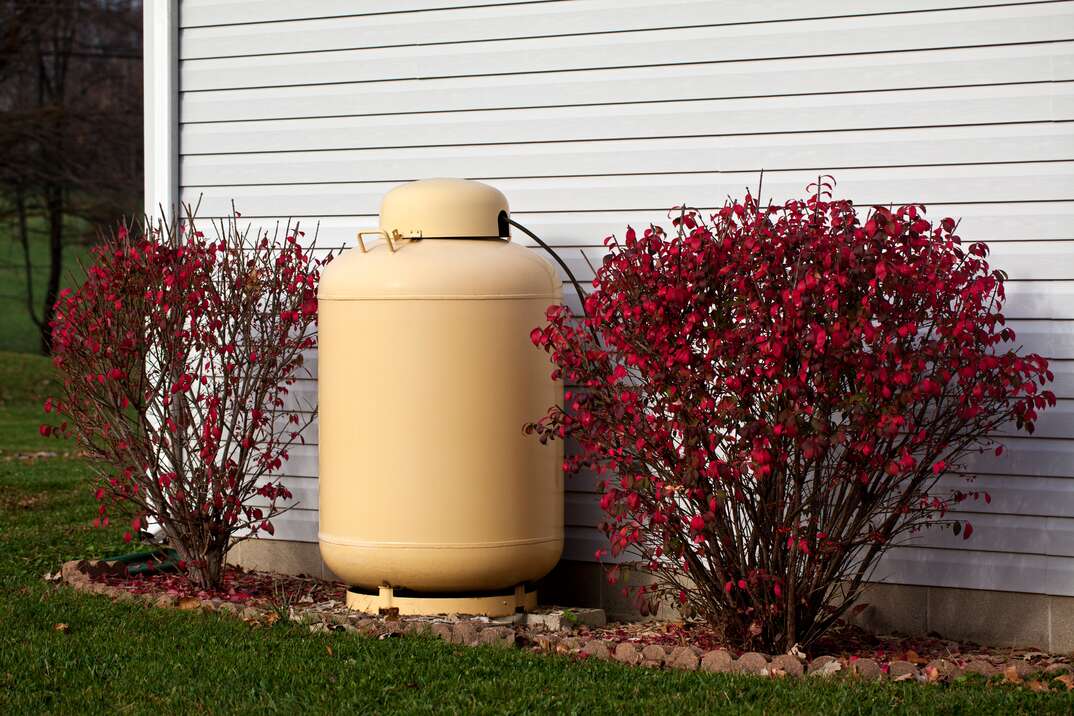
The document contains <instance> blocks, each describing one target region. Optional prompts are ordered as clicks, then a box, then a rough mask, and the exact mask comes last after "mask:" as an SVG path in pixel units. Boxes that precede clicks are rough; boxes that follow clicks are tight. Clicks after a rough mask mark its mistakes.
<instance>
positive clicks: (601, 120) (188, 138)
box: [147, 0, 1074, 596]
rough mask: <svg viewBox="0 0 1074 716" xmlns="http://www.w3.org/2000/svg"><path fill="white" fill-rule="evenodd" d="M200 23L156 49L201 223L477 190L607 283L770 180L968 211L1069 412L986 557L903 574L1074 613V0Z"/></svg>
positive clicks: (274, 9) (977, 514)
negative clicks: (662, 226)
mask: <svg viewBox="0 0 1074 716" xmlns="http://www.w3.org/2000/svg"><path fill="white" fill-rule="evenodd" d="M160 5H161V6H165V5H168V6H170V5H174V2H172V0H168V2H161V3H160ZM463 5H465V7H453V6H463ZM157 11H158V12H163V10H160V9H159V8H158V10H157ZM177 16H178V18H177V23H178V29H177V30H176V32H177V39H178V48H177V51H176V55H177V58H178V59H177V65H174V61H172V62H171V63H169V61H168V60H166V59H163V58H164V54H163V53H164V50H163V49H161V50H160V51H159V52H158V51H154V50H150V51H149V52H151V53H153V55H154V57H155V61H156V62H158V63H165V65H166V66H169V67H170V66H177V75H176V76H175V77H174V81H175V82H176V87H175V88H174V89H175V95H174V96H175V97H176V98H177V103H176V104H177V107H176V113H177V117H176V126H177V129H178V141H177V149H176V150H175V151H174V153H170V154H168V153H166V156H164V157H163V158H161V159H159V160H158V161H159V162H165V163H167V162H174V170H175V172H176V175H177V177H178V179H177V181H178V188H177V190H176V191H177V195H178V196H179V197H181V198H182V199H183V200H184V201H191V202H196V201H198V199H199V197H200V199H201V214H202V215H203V216H219V215H221V214H223V213H224V212H225V211H226V210H227V207H228V206H229V203H230V202H231V200H234V201H235V204H236V206H237V207H238V208H239V210H240V211H241V212H242V213H243V216H244V218H246V219H249V220H250V221H251V222H253V223H255V224H271V223H272V222H274V221H276V220H277V219H281V218H282V219H286V218H287V217H288V216H292V217H296V218H300V219H301V220H302V221H303V222H304V223H306V224H307V228H309V227H311V226H312V225H314V224H316V223H318V222H319V245H321V246H327V247H345V246H348V245H349V244H350V242H351V241H352V237H353V236H354V232H355V230H356V228H358V227H363V226H368V225H371V224H375V222H376V213H377V206H378V203H379V200H380V197H381V196H382V195H383V194H384V192H385V191H387V190H388V189H390V188H391V187H393V186H395V185H396V184H397V183H399V182H402V181H406V180H411V179H417V178H423V177H430V176H462V177H468V178H473V179H479V180H482V181H485V182H488V183H490V184H493V185H494V186H496V187H498V188H499V189H501V190H502V191H503V192H504V193H505V194H506V195H507V196H508V198H509V200H510V201H511V206H512V209H513V214H514V217H515V218H516V219H518V220H519V221H521V222H522V223H524V224H526V225H527V226H529V227H531V228H532V229H533V230H534V231H535V232H536V233H537V234H538V235H540V236H542V237H543V238H544V239H545V240H546V241H548V242H549V243H551V244H553V245H555V246H557V247H559V250H560V251H561V253H562V254H563V255H564V257H565V258H566V259H567V261H568V262H569V263H570V264H571V266H572V267H573V269H574V270H575V271H576V272H577V273H578V274H580V275H583V274H584V275H586V276H592V266H593V265H594V264H596V263H598V262H599V260H600V255H601V253H602V248H601V240H602V239H603V237H604V236H606V235H608V234H611V233H616V232H622V230H623V229H624V227H625V226H626V225H627V224H628V223H630V224H633V225H635V226H639V225H640V226H644V225H646V224H648V223H649V222H661V221H664V222H665V223H666V216H665V211H666V209H667V208H668V207H671V206H674V205H678V204H683V203H687V204H691V205H694V206H699V207H702V208H712V207H718V206H719V205H721V204H722V202H723V200H724V198H725V197H726V196H727V195H728V194H732V195H739V194H741V193H742V191H743V190H744V188H745V187H747V186H749V187H756V186H757V184H758V179H759V171H760V170H761V169H764V172H765V175H764V193H765V195H766V196H767V195H771V196H772V197H773V198H774V199H776V200H777V201H778V200H782V199H785V198H787V197H789V196H792V195H799V194H801V193H802V192H803V190H804V187H805V185H806V184H807V183H808V182H809V181H811V180H812V179H814V178H815V177H816V176H817V175H818V174H822V173H829V174H833V175H835V176H836V178H837V179H838V182H839V183H838V193H839V194H841V195H844V196H848V197H851V198H853V199H855V201H856V202H857V203H858V204H870V203H883V204H887V203H904V202H911V201H912V202H923V203H926V204H928V205H929V209H930V214H931V215H934V216H943V215H953V216H961V217H962V219H963V221H962V230H961V234H962V235H963V236H964V237H965V238H966V239H972V240H984V241H987V242H988V243H989V245H990V246H991V249H992V259H993V262H994V264H995V265H997V266H999V267H1001V268H1003V269H1005V270H1006V271H1007V272H1008V273H1009V275H1010V281H1009V283H1008V295H1009V300H1008V303H1007V308H1006V315H1007V316H1008V318H1009V319H1010V325H1011V326H1012V327H1014V328H1015V330H1016V331H1017V332H1018V337H1019V339H1020V341H1021V342H1023V343H1024V345H1025V347H1026V348H1027V349H1029V350H1033V351H1037V352H1040V353H1042V354H1044V355H1046V356H1048V357H1050V358H1052V359H1053V361H1054V364H1053V365H1054V370H1055V374H1056V385H1055V387H1054V389H1055V392H1056V394H1057V395H1058V396H1060V398H1061V400H1060V403H1059V405H1058V406H1057V407H1056V408H1055V409H1054V410H1052V411H1050V412H1049V414H1048V415H1047V417H1045V418H1044V419H1043V420H1042V421H1041V422H1040V424H1039V427H1038V430H1037V433H1036V435H1035V436H1033V437H1031V438H1028V437H1023V436H1017V437H1013V436H1012V437H1011V438H1010V440H1009V441H1008V450H1007V452H1006V453H1005V454H1004V456H1003V457H1002V458H999V459H995V458H992V457H988V458H987V459H985V458H982V459H981V460H979V461H977V462H976V463H975V464H973V465H972V466H971V467H972V469H973V470H975V471H977V472H978V473H979V475H980V477H979V479H978V481H977V484H978V486H979V487H980V488H981V489H984V490H988V491H989V492H990V493H991V496H992V498H993V499H992V502H991V504H990V505H985V504H983V503H981V502H977V503H973V502H971V503H966V504H964V506H963V507H962V508H961V509H963V510H964V511H967V512H970V513H972V514H969V515H967V519H970V520H971V521H972V522H973V523H974V527H975V531H974V536H973V538H972V539H971V540H969V541H963V540H961V539H959V538H955V537H954V536H953V535H951V534H950V533H947V532H945V533H944V534H943V535H941V534H927V535H926V536H924V537H923V538H922V539H921V540H919V542H918V543H917V545H916V546H913V547H904V548H898V549H895V550H892V553H891V554H890V555H889V557H888V558H886V559H885V561H884V563H883V565H882V567H881V569H880V572H879V573H878V578H882V579H884V580H885V581H887V582H890V583H894V584H904V585H931V586H932V587H933V588H960V589H971V590H999V591H1004V592H1013V593H1033V594H1040V595H1059V596H1074V228H1072V227H1074V125H1072V124H1071V121H1072V120H1074V2H1069V1H1058V2H986V1H985V0H977V1H976V2H973V1H971V0H962V1H958V0H948V1H940V0H899V1H898V2H895V1H894V0H882V1H880V0H852V1H841V2H836V1H834V0H816V1H814V2H810V3H803V2H798V1H796V0H773V1H771V2H764V3H741V2H725V1H723V0H719V1H714V0H671V1H670V2H653V1H652V0H580V1H577V2H561V1H554V0H553V1H548V0H545V1H535V2H517V1H515V2H512V1H508V0H481V1H480V2H474V3H463V2H448V1H446V0H399V1H394V2H389V1H388V0H366V1H364V2H345V1H344V0H321V1H320V2H303V3H296V2H290V1H289V2H283V1H280V0H246V1H244V2H237V1H231V2H228V1H225V0H182V1H181V2H179V3H178V12H177ZM147 21H148V15H147ZM147 96H151V95H147ZM147 137H148V135H147ZM311 233H312V232H311ZM303 389H304V390H308V391H314V390H315V385H314V383H312V382H309V383H306V384H304V385H303ZM286 469H287V472H288V475H289V476H288V478H287V482H288V483H289V485H290V486H291V488H292V490H293V491H294V493H295V495H296V498H297V499H298V500H299V502H300V505H299V508H298V509H296V510H294V511H292V512H290V513H288V514H287V515H285V516H284V517H282V518H281V519H280V520H279V521H278V523H277V532H276V537H277V538H278V539H281V540H285V541H288V542H298V543H312V542H315V541H316V538H317V513H316V504H317V480H316V446H315V445H311V446H309V447H308V448H307V449H306V450H305V451H294V453H293V457H292V459H291V461H290V462H289V463H288V465H287V468H286ZM567 484H568V493H567V509H566V519H567V524H568V528H567V532H568V543H567V547H566V553H565V559H567V560H570V561H572V562H573V563H585V562H591V561H592V555H593V552H594V550H595V549H596V548H597V547H598V546H599V544H600V543H601V538H600V535H599V534H598V533H597V532H596V531H595V529H594V528H593V525H594V524H596V522H597V520H598V511H599V510H598V507H597V505H596V501H595V498H594V496H593V492H592V490H593V485H592V484H591V483H589V482H586V481H574V482H572V481H568V483H567ZM255 549H257V548H255ZM295 549H296V550H297V551H296V554H297V553H298V552H300V551H302V549H304V548H300V547H295ZM306 551H307V552H308V551H309V550H308V549H307V550H306ZM565 568H566V567H565ZM907 593H909V591H908V592H907Z"/></svg>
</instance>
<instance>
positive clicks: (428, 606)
mask: <svg viewBox="0 0 1074 716" xmlns="http://www.w3.org/2000/svg"><path fill="white" fill-rule="evenodd" d="M347 608H349V609H353V610H355V611H359V612H364V613H366V614H383V613H385V612H387V611H388V610H391V609H398V610H399V611H398V614H401V615H407V614H409V615H412V616H432V615H435V614H475V615H480V616H486V617H507V616H511V615H512V614H516V613H518V612H524V611H531V610H533V609H536V608H537V590H535V589H526V587H525V586H524V585H521V584H520V585H518V586H517V587H515V588H514V590H513V591H508V592H503V593H501V594H489V593H482V594H476V595H470V596H467V595H466V594H450V595H443V596H422V595H419V594H413V593H411V594H404V595H403V596H400V595H397V594H395V590H393V589H392V588H391V587H381V588H380V589H379V590H378V591H377V592H376V593H373V592H369V591H365V590H361V589H356V588H351V589H348V590H347Z"/></svg>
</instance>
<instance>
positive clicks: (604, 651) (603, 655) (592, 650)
mask: <svg viewBox="0 0 1074 716" xmlns="http://www.w3.org/2000/svg"><path fill="white" fill-rule="evenodd" d="M582 653H583V654H585V655H586V656H590V657H593V658H594V659H605V660H607V659H610V658H612V652H611V651H610V650H609V649H608V644H607V642H604V641H601V640H600V639H593V640H591V641H587V642H586V643H585V646H583V647H582Z"/></svg>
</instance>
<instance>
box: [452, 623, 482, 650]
mask: <svg viewBox="0 0 1074 716" xmlns="http://www.w3.org/2000/svg"><path fill="white" fill-rule="evenodd" d="M451 643H452V644H462V645H463V646H473V645H474V644H476V643H477V625H475V624H474V623H473V622H459V623H457V624H456V625H455V626H453V627H451Z"/></svg>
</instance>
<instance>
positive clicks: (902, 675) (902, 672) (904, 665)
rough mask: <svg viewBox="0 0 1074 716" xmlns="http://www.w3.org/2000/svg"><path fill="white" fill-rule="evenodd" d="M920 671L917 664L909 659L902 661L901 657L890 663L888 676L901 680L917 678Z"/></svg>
mask: <svg viewBox="0 0 1074 716" xmlns="http://www.w3.org/2000/svg"><path fill="white" fill-rule="evenodd" d="M918 673H919V672H918V670H917V666H916V665H914V664H913V663H911V662H909V661H902V660H901V659H900V660H897V661H893V662H891V663H890V664H888V677H889V678H891V679H899V680H901V681H907V680H910V679H914V680H916V679H917V677H918Z"/></svg>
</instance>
